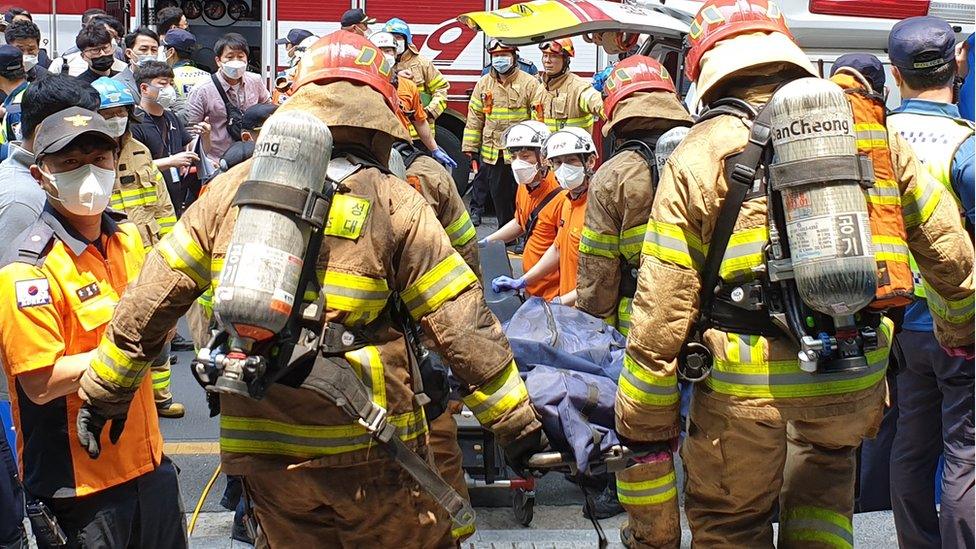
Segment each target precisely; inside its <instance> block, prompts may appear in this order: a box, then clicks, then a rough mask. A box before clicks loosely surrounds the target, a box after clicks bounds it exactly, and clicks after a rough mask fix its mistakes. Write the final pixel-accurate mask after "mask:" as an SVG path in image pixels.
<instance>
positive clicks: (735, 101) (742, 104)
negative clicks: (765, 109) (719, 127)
mask: <svg viewBox="0 0 976 549" xmlns="http://www.w3.org/2000/svg"><path fill="white" fill-rule="evenodd" d="M722 115H729V116H735V117H736V118H742V119H745V120H753V119H755V118H756V117H757V116H759V112H758V111H757V110H756V108H755V107H753V106H752V105H751V104H749V102H748V101H745V100H742V99H739V98H738V97H723V98H722V99H717V100H715V101H713V102H711V103H709V104H708V105H706V106H705V110H703V111H702V112H701V114H699V115H698V119H697V120H696V121H695V124H701V123H702V122H704V121H706V120H710V119H712V118H715V117H717V116H722Z"/></svg>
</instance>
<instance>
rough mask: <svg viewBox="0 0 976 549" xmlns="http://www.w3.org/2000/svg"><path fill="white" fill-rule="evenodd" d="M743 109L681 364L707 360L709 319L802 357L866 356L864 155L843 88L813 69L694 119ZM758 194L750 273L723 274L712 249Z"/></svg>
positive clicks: (859, 365) (874, 280)
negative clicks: (763, 217)
mask: <svg viewBox="0 0 976 549" xmlns="http://www.w3.org/2000/svg"><path fill="white" fill-rule="evenodd" d="M719 115H733V116H737V117H740V118H743V119H745V120H751V121H752V128H751V131H750V135H749V142H748V144H747V145H746V147H745V149H744V150H743V151H742V152H741V153H738V154H735V155H732V156H730V157H728V158H727V159H726V162H725V173H726V178H727V181H728V187H729V188H728V192H727V194H726V197H725V201H724V203H723V205H722V208H721V210H720V212H719V217H718V219H717V222H716V225H715V229H714V232H713V233H712V239H711V243H710V244H709V248H708V252H707V254H706V258H705V263H704V268H703V271H702V294H701V308H700V310H701V315H700V317H699V319H698V321H697V323H696V324H695V325H694V327H693V331H692V337H691V338H690V339H689V340H688V341H687V342H686V343H685V346H684V347H683V349H682V351H681V354H680V356H679V373H680V375H681V376H682V377H683V378H684V379H686V380H689V381H700V380H703V379H704V378H705V377H707V376H708V375H709V372H710V371H711V364H712V356H711V351H710V350H709V349H708V348H707V347H705V346H704V345H703V344H702V342H701V341H702V339H701V338H702V335H703V333H704V331H705V330H706V329H708V328H712V327H714V328H718V329H720V330H722V331H727V332H733V333H739V334H750V335H759V336H764V337H770V338H775V337H781V336H786V337H788V338H790V339H791V340H792V341H793V342H794V343H795V344H796V345H797V347H799V349H800V351H799V353H798V360H799V364H800V368H801V369H802V370H804V371H806V372H810V373H816V372H820V373H837V372H849V371H856V370H861V369H864V368H867V367H868V361H867V359H866V356H865V355H866V353H867V352H870V351H872V350H874V349H877V348H878V345H879V338H878V326H879V324H880V323H881V319H882V314H881V313H882V311H883V306H877V307H876V306H875V305H879V304H880V305H887V302H885V303H882V302H881V301H879V300H878V299H879V298H878V297H877V296H876V294H880V292H879V277H880V276H881V274H882V273H880V269H879V267H880V265H881V263H878V261H877V259H876V257H875V250H874V246H873V244H872V234H871V232H872V231H871V227H872V226H874V225H875V223H874V221H875V220H873V219H870V218H869V212H872V213H873V211H872V210H870V209H869V208H868V204H867V200H866V195H867V193H868V191H869V190H870V189H871V188H872V187H873V186H874V170H873V165H872V162H871V159H870V158H869V157H868V156H866V155H863V154H859V151H858V146H857V136H856V133H855V130H854V128H855V120H854V117H853V115H852V111H851V107H850V104H849V102H848V98H847V97H846V96H845V93H844V90H842V89H841V88H840V87H839V86H837V85H836V84H834V83H832V82H830V81H827V80H822V79H818V78H803V79H798V80H794V81H793V82H791V83H788V84H786V85H784V86H782V87H781V88H779V89H778V90H777V91H776V93H775V94H774V95H773V97H772V99H771V100H770V102H769V103H768V104H767V105H766V106H764V107H763V108H762V109H761V110H759V111H756V110H755V109H754V108H753V107H752V106H751V105H749V104H748V103H746V102H744V101H741V100H738V99H722V100H719V101H716V102H714V103H713V104H712V105H711V106H710V108H709V110H708V111H706V113H704V114H703V115H702V118H701V120H708V119H709V118H713V117H716V116H719ZM749 196H751V197H752V198H762V197H765V198H766V199H767V218H768V222H767V225H768V238H767V239H766V242H765V243H764V244H763V247H762V257H763V258H764V260H763V262H762V264H761V265H758V266H753V267H752V268H751V271H752V273H751V274H753V275H754V277H752V278H751V279H750V280H746V279H745V278H749V277H739V278H735V277H733V278H732V279H731V280H728V281H723V280H722V279H721V277H720V276H719V271H720V267H721V264H722V260H723V258H724V256H725V252H726V249H727V247H728V244H729V241H730V239H731V237H732V232H733V228H734V226H735V222H736V219H737V218H738V214H739V211H740V209H741V207H742V204H743V202H744V201H745V200H746V199H747V197H749Z"/></svg>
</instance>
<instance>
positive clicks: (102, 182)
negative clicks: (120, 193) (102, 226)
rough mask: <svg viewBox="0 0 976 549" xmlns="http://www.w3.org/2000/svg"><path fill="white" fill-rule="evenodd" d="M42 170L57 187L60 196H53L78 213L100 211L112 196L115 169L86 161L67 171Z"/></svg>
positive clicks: (96, 212) (67, 208) (95, 212)
mask: <svg viewBox="0 0 976 549" xmlns="http://www.w3.org/2000/svg"><path fill="white" fill-rule="evenodd" d="M42 173H43V174H44V177H46V178H48V179H49V180H50V181H51V184H52V185H54V188H56V189H57V190H58V196H57V197H53V196H52V197H51V199H52V200H56V201H58V202H60V203H61V205H62V206H64V209H66V210H68V211H69V212H71V213H73V214H75V215H96V214H100V213H102V212H103V211H105V208H107V207H108V203H109V201H110V199H111V198H112V188H113V187H114V186H115V170H106V169H105V168H99V167H98V166H93V165H91V164H85V165H84V166H81V167H78V168H75V169H73V170H71V171H68V172H61V173H57V174H50V173H45V172H42Z"/></svg>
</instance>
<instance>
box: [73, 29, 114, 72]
mask: <svg viewBox="0 0 976 549" xmlns="http://www.w3.org/2000/svg"><path fill="white" fill-rule="evenodd" d="M75 45H76V46H78V50H79V51H81V57H82V59H84V60H85V63H87V64H88V69H87V70H86V71H85V72H83V73H81V74H79V75H78V79H79V80H82V81H83V82H85V83H87V84H91V83H92V82H94V81H95V80H98V79H99V78H101V77H103V76H108V77H112V76H115V75H116V74H117V72H116V71H113V70H112V64H113V63H114V62H115V46H114V45H113V44H112V35H111V34H109V32H108V30H107V29H106V28H105V25H100V24H99V25H86V26H84V27H82V29H81V31H80V32H79V33H78V36H77V37H76V38H75Z"/></svg>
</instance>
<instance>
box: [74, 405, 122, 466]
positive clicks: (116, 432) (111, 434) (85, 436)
mask: <svg viewBox="0 0 976 549" xmlns="http://www.w3.org/2000/svg"><path fill="white" fill-rule="evenodd" d="M125 418H126V414H122V415H121V416H116V417H106V416H104V415H102V414H101V412H99V411H98V410H97V409H96V408H94V407H93V406H92V405H91V404H89V403H87V402H86V403H85V404H82V405H81V409H80V410H78V442H80V443H81V445H82V446H83V447H84V448H85V450H86V451H87V452H88V457H90V458H92V459H98V455H99V454H101V453H102V445H101V438H102V429H104V428H105V423H106V422H108V421H109V420H111V421H112V426H111V427H110V428H109V431H108V439H109V440H110V441H111V442H112V444H116V443H118V441H119V437H121V436H122V431H123V430H124V429H125Z"/></svg>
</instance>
